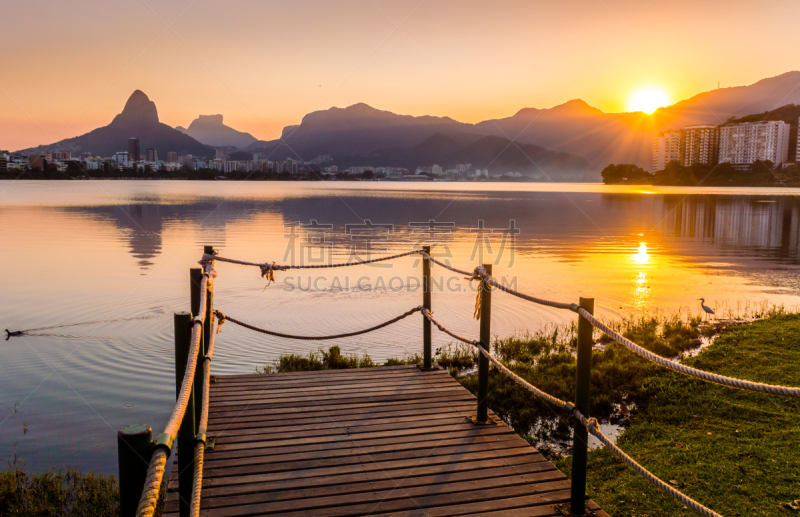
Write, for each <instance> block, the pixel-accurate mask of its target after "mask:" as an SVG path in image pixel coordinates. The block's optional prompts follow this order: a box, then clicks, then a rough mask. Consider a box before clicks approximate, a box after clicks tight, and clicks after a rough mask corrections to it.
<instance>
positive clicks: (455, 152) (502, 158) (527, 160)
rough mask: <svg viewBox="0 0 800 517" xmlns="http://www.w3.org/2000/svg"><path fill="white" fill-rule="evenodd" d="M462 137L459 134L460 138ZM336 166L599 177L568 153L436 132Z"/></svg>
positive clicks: (547, 178) (560, 178) (581, 178)
mask: <svg viewBox="0 0 800 517" xmlns="http://www.w3.org/2000/svg"><path fill="white" fill-rule="evenodd" d="M462 137H463V135H462ZM337 163H338V164H340V167H344V168H346V167H350V166H352V165H375V166H380V165H383V166H389V167H405V168H407V169H410V170H412V171H413V170H414V169H415V168H416V167H417V166H420V165H428V166H429V165H433V164H436V165H440V166H441V167H442V168H444V169H451V168H454V167H455V166H456V164H458V163H471V164H472V169H471V170H472V171H474V170H475V169H486V168H488V169H489V171H490V173H491V174H502V173H505V172H519V173H522V174H523V175H525V176H528V177H531V178H537V179H540V180H543V181H600V174H599V172H598V171H596V170H595V168H594V167H592V166H591V165H590V164H589V163H588V162H587V161H586V160H584V159H583V158H581V157H579V156H575V155H571V154H568V153H560V152H554V151H550V150H548V149H545V148H543V147H539V146H536V145H530V144H515V143H513V142H511V140H509V139H507V138H503V137H498V136H484V137H477V138H474V139H473V140H472V141H470V142H468V143H462V142H459V141H458V140H456V139H455V138H453V137H451V136H448V135H445V134H443V133H437V134H435V135H432V136H430V137H428V138H427V139H425V140H424V141H422V142H421V143H419V144H417V145H414V146H409V147H394V148H390V149H384V150H381V151H377V152H375V153H370V154H368V155H358V156H348V157H344V158H341V159H339V160H337Z"/></svg>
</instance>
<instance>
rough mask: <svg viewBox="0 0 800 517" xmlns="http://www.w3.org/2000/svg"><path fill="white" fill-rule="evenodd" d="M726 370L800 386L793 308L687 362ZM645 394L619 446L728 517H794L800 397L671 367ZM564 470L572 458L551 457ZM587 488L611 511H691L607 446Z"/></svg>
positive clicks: (741, 329) (736, 330)
mask: <svg viewBox="0 0 800 517" xmlns="http://www.w3.org/2000/svg"><path fill="white" fill-rule="evenodd" d="M685 362H686V363H687V364H690V365H691V366H694V367H696V368H701V369H704V370H709V371H713V372H717V373H721V374H724V375H729V376H734V377H739V378H743V379H749V380H754V381H760V382H765V383H771V384H783V385H790V386H799V385H800V315H798V314H790V315H778V316H773V317H770V318H767V319H765V320H763V321H757V322H754V323H749V324H744V325H739V326H736V327H733V328H731V329H729V330H728V331H727V332H724V333H723V334H722V335H721V336H719V338H717V340H716V341H715V343H714V345H713V346H712V347H709V348H708V349H706V350H704V351H703V352H701V353H700V354H699V355H698V356H697V357H695V358H692V359H688V360H686V361H685ZM641 393H642V395H645V396H647V397H648V403H647V404H646V405H643V406H642V407H641V408H640V409H639V411H638V412H637V413H636V414H635V415H634V416H633V417H632V418H631V426H630V428H629V429H628V430H627V431H626V432H625V433H624V434H623V435H622V437H621V438H620V440H619V446H620V448H621V449H622V450H624V451H625V452H626V453H628V455H630V456H631V457H633V458H634V459H636V460H637V461H638V462H639V463H640V464H642V465H643V466H644V467H645V468H647V469H649V470H650V471H652V472H653V473H654V474H655V475H657V476H658V477H660V478H661V479H664V480H669V481H671V482H673V484H674V485H675V486H676V487H679V488H680V490H682V491H683V492H684V493H686V494H687V495H689V496H690V497H692V498H694V499H695V500H697V501H699V502H701V503H702V504H704V505H706V506H707V507H709V508H711V509H713V510H715V511H717V512H719V513H721V514H723V515H726V516H737V515H738V516H762V515H763V516H767V515H770V516H772V515H792V514H796V512H794V511H792V510H789V509H786V508H784V507H783V504H784V503H787V502H790V501H794V500H796V499H800V439H798V431H800V419H799V418H798V415H800V401H798V400H797V399H789V398H783V397H775V396H771V395H763V394H758V393H751V392H746V391H740V390H735V389H731V388H726V387H722V386H717V385H714V384H709V383H706V382H702V381H698V380H695V379H692V378H689V377H684V376H682V375H679V374H674V373H670V372H667V373H662V374H660V375H654V376H650V377H648V378H646V379H644V380H643V382H642V386H641ZM558 466H559V468H561V469H562V470H563V471H565V472H567V473H568V472H569V467H570V460H569V459H568V458H567V459H564V460H562V461H560V462H558ZM588 492H589V494H590V496H591V497H592V499H594V500H595V501H597V502H598V504H600V505H601V506H602V507H603V509H605V510H606V511H608V512H609V513H610V514H612V515H630V516H633V515H636V516H639V517H644V516H663V515H694V514H693V513H692V512H691V511H689V510H687V509H685V508H684V507H683V505H679V504H676V503H675V502H673V501H672V499H670V498H669V497H667V496H666V495H663V494H662V493H661V492H660V491H659V490H657V489H655V488H653V487H652V486H650V485H649V484H647V483H646V482H645V481H643V480H642V479H641V478H640V477H638V476H637V475H635V474H634V473H633V472H632V471H631V470H630V469H628V468H627V467H625V466H624V465H622V463H620V462H619V461H618V460H617V459H616V458H615V457H613V456H612V455H611V454H610V453H609V452H608V451H607V450H605V449H599V450H595V451H593V452H592V453H591V454H590V456H589V485H588Z"/></svg>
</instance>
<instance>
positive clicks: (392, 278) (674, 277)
mask: <svg viewBox="0 0 800 517" xmlns="http://www.w3.org/2000/svg"><path fill="white" fill-rule="evenodd" d="M798 194H800V190H795V189H767V188H736V189H734V188H713V189H712V188H709V189H704V188H680V187H674V188H657V187H640V186H605V185H593V184H533V183H524V184H522V183H438V182H431V183H412V184H405V183H387V182H326V183H316V182H315V183H306V182H286V183H282V182H244V183H240V182H188V181H96V182H95V181H64V182H36V181H16V182H13V181H0V237H2V238H0V245H2V250H3V255H4V256H3V276H4V278H3V279H2V282H0V285H2V291H1V292H2V296H0V324H2V327H3V328H9V329H11V330H23V329H35V328H39V329H41V330H38V331H31V332H30V335H26V336H22V337H12V338H11V339H10V340H8V341H0V351H1V352H0V354H1V355H0V357H2V360H0V457H2V458H3V459H5V458H7V457H8V456H9V455H10V454H12V452H13V450H14V447H15V446H16V451H17V454H18V457H19V458H21V459H22V460H24V461H25V462H26V465H27V469H28V470H29V471H30V472H36V471H43V470H46V469H48V468H51V467H54V466H67V465H74V466H78V467H80V468H81V469H83V470H94V471H96V472H101V473H116V471H117V460H116V455H117V451H116V431H117V429H119V428H121V427H123V426H125V425H127V424H131V423H147V424H149V425H151V426H153V430H154V433H155V434H158V433H160V432H161V431H162V429H163V426H164V424H165V423H166V420H167V418H168V416H169V414H170V411H171V409H172V404H173V403H174V400H175V379H174V349H173V342H172V314H173V313H174V312H178V311H185V310H188V309H189V277H188V274H189V269H190V268H192V267H198V266H197V261H198V260H199V259H200V257H201V254H202V247H203V245H205V244H210V245H213V246H215V248H217V249H219V250H220V255H221V256H224V257H229V258H236V259H242V260H247V261H253V262H267V261H268V262H272V261H275V262H277V263H279V264H281V263H282V264H307V265H319V264H326V263H331V262H333V263H336V262H345V261H348V260H356V259H359V258H360V259H364V258H375V257H378V256H380V255H386V254H396V253H401V252H403V251H407V250H410V249H414V248H417V247H419V246H422V245H425V244H432V245H434V246H435V255H436V256H437V257H439V258H440V259H442V260H448V261H450V263H451V264H452V265H454V266H456V267H458V268H460V269H465V270H471V269H472V268H474V267H475V266H476V265H478V264H480V263H490V264H492V265H493V268H494V271H493V272H494V275H495V276H496V277H498V278H500V279H501V281H503V282H504V283H506V284H507V285H511V286H515V287H516V288H517V289H518V290H520V291H522V292H525V293H529V294H533V295H536V296H539V297H544V298H549V299H553V300H557V301H567V302H573V301H577V300H578V298H579V297H580V296H587V297H594V298H595V304H596V305H595V306H596V313H597V314H599V315H600V316H602V317H603V318H607V319H614V318H621V317H630V316H635V315H640V314H643V313H646V312H654V311H658V310H661V311H677V310H681V311H682V312H683V313H685V314H687V313H692V314H699V313H700V307H699V301H697V300H698V298H701V297H703V298H705V299H706V304H708V305H710V306H711V307H712V308H714V309H715V310H716V311H717V314H718V315H720V316H721V317H727V316H730V315H731V314H735V313H740V314H741V313H742V312H744V311H745V310H746V309H747V307H753V306H755V305H758V304H765V303H768V304H785V305H787V306H791V307H793V306H796V305H797V304H798V303H799V302H800V297H798V295H800V281H799V280H798V278H799V277H798V274H797V273H798V271H797V270H798V265H800V200H798V197H797V195H798ZM216 270H217V272H218V277H217V279H216V284H215V285H216V298H215V304H216V308H218V309H220V310H222V311H223V312H225V313H226V314H228V315H230V316H233V317H235V318H238V319H241V320H244V321H246V322H249V323H253V324H255V325H259V326H262V327H266V328H269V329H273V330H276V331H279V332H286V333H297V334H307V335H324V334H332V333H339V332H346V331H350V330H357V329H361V328H366V327H369V326H372V325H374V324H377V323H380V322H382V321H385V320H388V319H390V318H392V317H394V316H396V315H398V314H400V313H402V312H405V311H406V310H408V309H410V308H412V307H414V306H417V305H419V304H420V303H421V301H422V293H421V291H420V290H419V278H420V274H421V266H420V264H419V260H418V258H416V257H405V258H402V259H398V260H396V261H393V262H392V263H378V264H372V265H365V266H357V267H352V268H346V269H307V270H299V269H298V270H289V271H285V272H277V273H276V282H275V283H274V284H272V285H269V286H267V282H266V280H265V279H262V278H261V277H260V272H259V270H258V269H257V268H253V267H244V266H238V265H232V264H224V263H217V266H216ZM433 276H434V282H435V283H436V286H437V288H436V290H435V292H434V294H433V310H434V312H435V316H436V317H437V319H438V320H440V321H441V322H442V323H444V324H445V325H447V326H448V327H450V328H452V329H453V330H454V331H456V332H459V333H460V334H462V335H465V336H471V337H477V335H478V324H477V322H476V321H475V320H473V319H472V318H471V317H472V313H473V307H474V303H475V293H474V286H472V285H471V284H470V282H469V281H467V280H465V279H463V278H462V277H461V276H460V275H457V274H454V273H451V272H449V271H446V270H443V269H442V268H438V267H435V268H434V269H433ZM573 317H574V315H573V314H572V313H570V312H564V311H557V310H555V309H549V308H546V307H540V306H537V305H533V304H531V303H527V302H524V301H522V300H519V299H517V298H514V297H511V296H508V295H506V294H504V293H496V294H495V295H494V297H493V308H492V330H493V333H494V334H496V335H498V336H507V335H510V334H513V333H522V332H526V331H536V330H538V329H541V328H543V327H544V326H546V325H548V324H553V323H564V322H569V321H571V320H572V319H573ZM43 327H50V328H44V329H42V328H43ZM450 341H451V340H450V339H448V338H447V336H444V335H443V334H441V333H439V332H438V331H437V330H435V329H434V349H435V348H436V347H438V346H441V345H444V344H447V343H449V342H450ZM332 344H339V345H340V346H341V347H342V349H343V351H344V352H346V353H368V354H369V355H370V356H371V357H372V358H373V359H374V360H375V361H384V360H385V359H386V358H388V357H402V356H404V355H407V354H412V353H415V352H421V346H422V323H421V317H420V316H419V315H414V316H413V317H410V318H407V319H405V320H403V321H401V322H400V323H397V324H395V325H393V326H390V327H388V328H385V329H382V330H380V331H377V332H375V333H372V334H367V335H364V336H359V337H356V338H351V339H347V340H343V341H342V342H337V341H328V342H314V341H297V340H287V339H278V338H273V337H270V336H265V335H262V334H256V333H253V332H250V331H247V330H245V329H242V328H240V327H237V326H235V325H234V324H232V323H227V324H226V325H225V326H224V327H223V332H222V333H221V334H220V335H219V336H218V338H217V347H216V349H215V354H214V362H213V367H212V371H213V373H216V374H233V373H252V372H253V371H254V370H255V368H256V367H257V366H263V365H265V364H270V363H271V362H272V361H273V360H274V359H275V358H276V357H277V356H278V355H280V354H281V353H286V352H296V353H307V352H308V351H309V350H316V349H318V348H320V347H322V346H325V347H328V346H330V345H332Z"/></svg>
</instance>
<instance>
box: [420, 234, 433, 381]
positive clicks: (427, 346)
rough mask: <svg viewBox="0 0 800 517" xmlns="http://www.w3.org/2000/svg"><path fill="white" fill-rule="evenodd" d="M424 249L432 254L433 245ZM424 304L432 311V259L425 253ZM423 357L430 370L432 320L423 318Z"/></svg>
mask: <svg viewBox="0 0 800 517" xmlns="http://www.w3.org/2000/svg"><path fill="white" fill-rule="evenodd" d="M422 251H424V252H425V253H427V254H430V252H431V247H430V246H423V248H422ZM422 306H423V307H425V308H426V309H428V312H430V311H431V261H430V259H429V258H428V257H426V256H425V255H423V256H422ZM422 345H423V346H422V357H423V365H422V366H423V368H425V369H426V370H430V368H431V366H432V364H431V363H432V359H431V320H429V319H428V318H422Z"/></svg>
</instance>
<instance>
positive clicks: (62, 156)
mask: <svg viewBox="0 0 800 517" xmlns="http://www.w3.org/2000/svg"><path fill="white" fill-rule="evenodd" d="M71 159H72V153H71V152H69V151H64V150H62V151H57V152H55V153H53V160H54V161H61V160H71Z"/></svg>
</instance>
